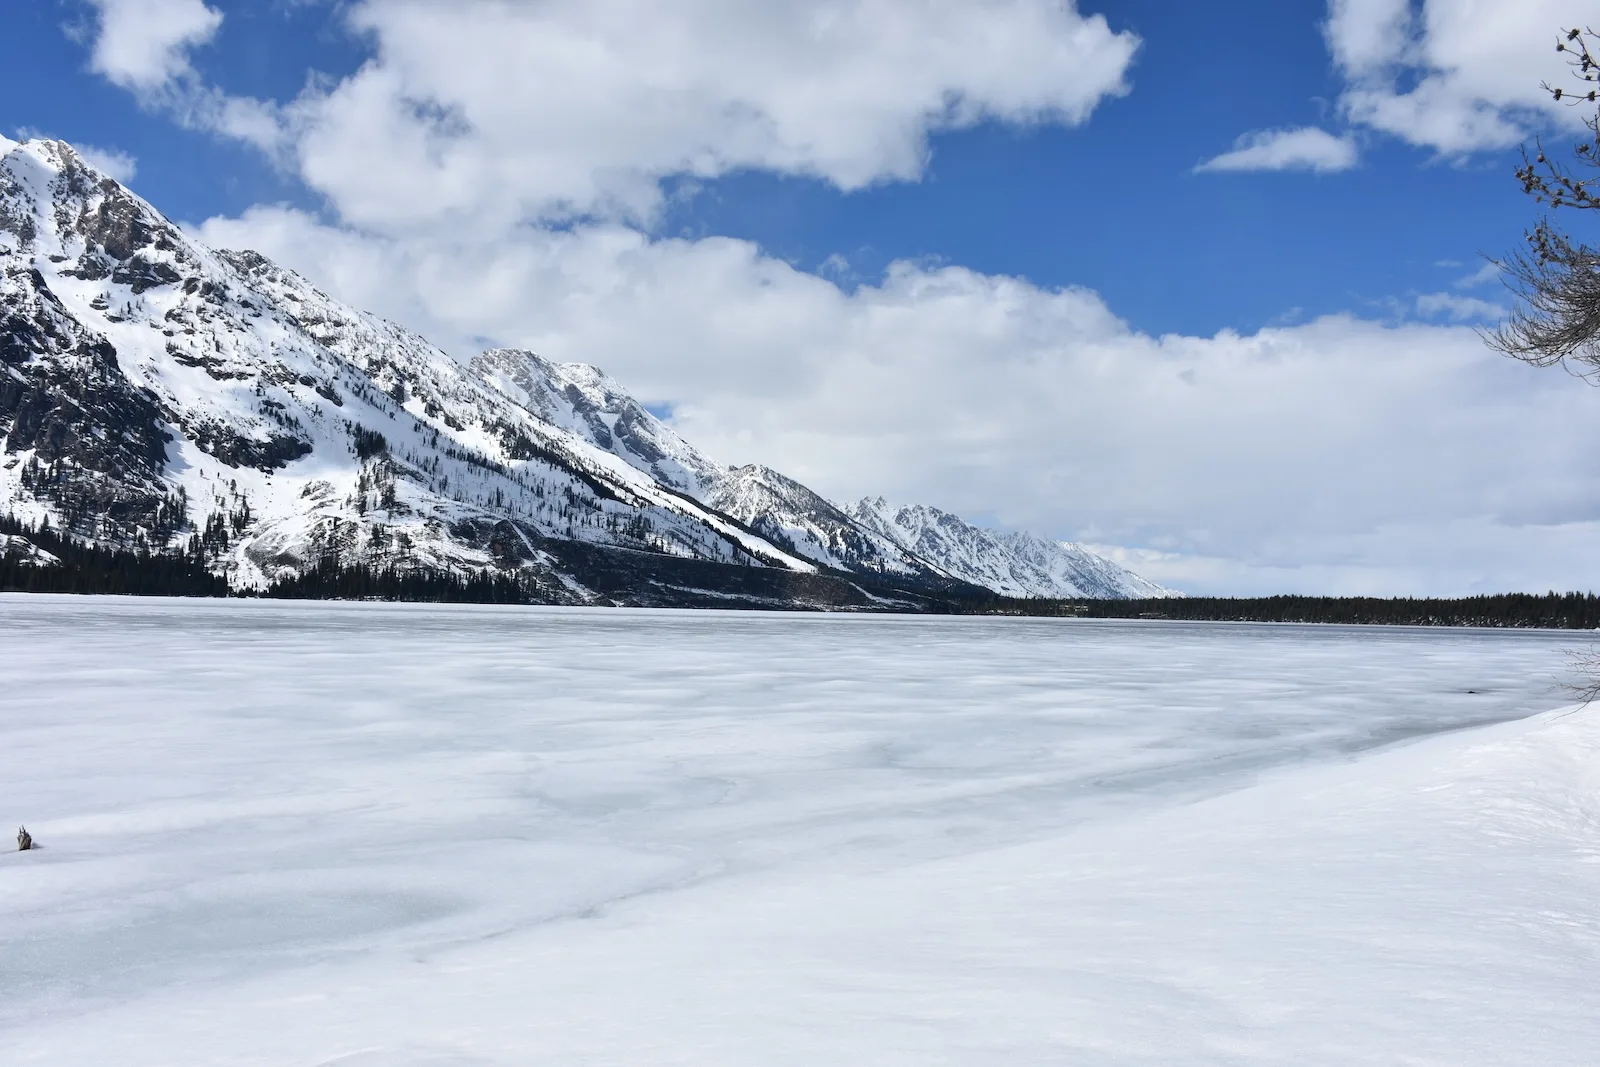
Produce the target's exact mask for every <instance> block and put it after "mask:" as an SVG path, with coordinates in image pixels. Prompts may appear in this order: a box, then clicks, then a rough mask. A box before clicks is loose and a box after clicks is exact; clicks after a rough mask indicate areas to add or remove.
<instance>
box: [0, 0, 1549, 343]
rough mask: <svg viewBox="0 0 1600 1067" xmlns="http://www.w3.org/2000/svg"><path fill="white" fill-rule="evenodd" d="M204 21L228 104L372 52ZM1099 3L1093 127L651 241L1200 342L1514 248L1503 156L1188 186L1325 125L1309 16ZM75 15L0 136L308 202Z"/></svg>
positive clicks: (705, 201)
mask: <svg viewBox="0 0 1600 1067" xmlns="http://www.w3.org/2000/svg"><path fill="white" fill-rule="evenodd" d="M212 6H213V7H214V8H216V9H217V10H219V11H221V12H223V13H224V15H225V19H224V21H223V23H222V28H221V30H220V31H219V32H218V34H217V35H216V37H215V38H214V39H213V40H212V41H211V42H209V43H208V44H207V45H206V46H205V47H203V48H200V49H196V50H195V52H194V55H193V61H194V65H195V68H196V69H197V70H198V71H199V72H200V73H201V74H202V75H203V76H204V77H205V79H206V80H207V81H209V82H212V83H214V84H216V85H219V86H222V87H223V88H225V89H226V90H227V91H229V92H230V93H234V94H238V95H243V96H252V97H260V98H266V99H275V100H279V101H289V100H292V99H293V98H294V97H295V96H296V95H297V94H299V93H300V91H301V90H302V89H303V88H304V87H305V85H306V82H307V79H308V77H311V76H312V72H315V73H316V74H317V75H321V76H326V77H329V78H333V79H338V78H341V77H344V76H347V75H348V74H350V73H351V72H353V71H355V70H356V69H357V68H359V67H360V65H361V64H362V63H363V62H364V61H366V60H367V59H368V58H370V57H371V55H372V52H373V42H372V40H371V39H370V37H365V36H363V35H360V34H357V33H354V32H351V31H350V30H349V29H348V27H347V26H345V24H344V23H343V22H342V20H341V17H340V16H341V8H340V6H339V5H336V4H331V3H318V2H314V0H254V2H237V0H231V2H215V3H213V4H212ZM1093 10H1097V11H1100V12H1103V13H1104V14H1105V16H1106V18H1107V19H1108V21H1109V22H1110V24H1111V25H1112V26H1113V27H1114V28H1116V29H1128V30H1133V31H1135V32H1137V33H1138V34H1139V36H1140V39H1141V42H1142V44H1141V47H1140V51H1139V54H1138V56H1137V59H1136V61H1135V64H1134V66H1133V68H1132V77H1133V79H1134V81H1135V82H1136V84H1137V91H1135V92H1132V93H1130V94H1129V95H1127V96H1126V97H1123V98H1120V99H1114V100H1111V101H1108V102H1107V103H1105V104H1104V105H1103V108H1102V110H1101V111H1099V112H1098V113H1097V114H1096V116H1095V118H1094V119H1093V121H1091V122H1089V123H1087V124H1086V125H1084V126H1081V127H1076V128H1062V127H1059V126H1050V125H1033V126H1025V127H1018V126H1015V125H1009V124H1003V123H997V122H991V123H986V124H984V125H982V126H979V127H977V128H975V129H971V130H962V131H958V132H950V133H943V134H939V135H937V136H935V137H934V139H933V142H932V146H931V148H932V156H931V161H930V164H929V167H928V169H927V172H926V174H925V175H924V176H923V177H922V178H921V179H920V180H918V181H914V182H885V183H883V184H880V185H877V186H874V187H872V188H869V189H866V190H862V191H858V192H853V193H844V192H841V191H840V190H839V189H837V188H836V187H834V186H832V185H830V184H829V183H827V182H824V181H818V180H815V179H808V178H801V177H794V176H786V175H783V174H778V173H773V172H771V171H760V170H748V171H743V172H740V173H736V174H733V175H730V176H728V177H725V178H721V179H717V180H713V181H710V182H705V183H700V184H701V188H700V191H699V192H698V193H697V194H696V195H693V196H691V197H688V198H686V199H685V200H684V201H683V202H681V203H678V204H675V205H674V206H673V208H672V210H671V211H670V212H669V213H668V214H667V216H666V217H665V218H664V219H662V220H661V221H660V224H659V231H660V232H663V233H667V234H684V235H693V236H705V235H712V234H718V235H729V236H734V237H742V238H748V239H750V240H752V241H756V242H758V243H759V244H760V245H761V246H762V247H763V248H764V249H766V250H768V251H769V252H771V253H772V254H774V255H776V256H779V257H781V258H784V259H786V260H789V261H790V262H792V263H795V264H796V265H798V266H800V267H802V268H803V269H806V270H808V271H817V270H819V269H821V270H829V271H836V270H837V269H838V267H839V266H841V264H839V259H837V258H836V259H834V261H833V264H831V265H829V266H828V267H824V264H825V263H827V262H828V261H829V260H830V257H839V258H842V259H843V260H844V261H845V264H843V265H844V266H847V268H848V272H847V273H846V274H845V275H843V276H844V277H845V278H847V279H850V280H854V279H856V278H865V279H873V280H875V279H877V278H878V277H881V274H882V271H883V269H884V267H885V266H886V265H887V264H888V263H889V262H891V261H893V260H895V259H902V258H914V259H920V258H929V259H933V260H940V261H948V262H954V263H960V264H963V265H965V266H969V267H972V268H974V269H976V270H980V271H984V272H986V273H1003V274H1017V275H1022V276H1025V277H1027V278H1029V279H1031V280H1032V281H1034V282H1036V283H1039V284H1040V285H1045V286H1058V285H1081V286H1087V287H1089V288H1091V289H1094V290H1096V291H1097V292H1099V293H1101V294H1102V295H1103V296H1104V297H1105V298H1106V300H1107V301H1108V303H1109V304H1110V305H1111V307H1112V309H1113V311H1115V312H1116V313H1117V314H1118V315H1120V316H1122V317H1123V318H1125V319H1127V320H1129V321H1130V322H1131V323H1132V324H1133V325H1135V326H1136V327H1139V328H1141V329H1144V330H1147V331H1150V332H1154V333H1166V332H1174V331H1176V332H1184V333H1213V332H1215V331H1217V330H1220V329H1224V328H1230V327H1231V328H1234V329H1239V330H1253V329H1256V328H1258V327H1260V326H1263V325H1267V324H1271V323H1278V322H1285V321H1293V320H1296V319H1304V318H1310V317H1314V316H1317V315H1321V314H1327V313H1331V312H1337V311H1346V310H1354V311H1357V312H1363V313H1371V314H1391V313H1393V311H1392V305H1393V303H1394V302H1400V303H1410V302H1411V301H1412V299H1413V298H1414V297H1415V295H1416V294H1418V293H1427V292H1435V291H1439V290H1441V289H1449V288H1450V287H1451V284H1452V283H1453V282H1455V281H1456V280H1457V279H1458V278H1460V277H1461V276H1462V275H1463V274H1467V273H1471V272H1472V271H1474V270H1476V269H1477V268H1478V267H1479V266H1480V265H1481V262H1482V261H1481V256H1482V255H1483V254H1484V253H1493V254H1498V253H1499V252H1502V251H1504V250H1505V249H1507V248H1509V247H1511V246H1512V245H1514V244H1515V242H1516V240H1517V238H1518V235H1519V234H1520V232H1521V229H1522V228H1523V226H1524V225H1526V223H1527V221H1528V205H1527V203H1526V202H1525V201H1524V199H1523V197H1522V196H1521V194H1520V193H1519V191H1518V190H1517V188H1516V185H1515V183H1514V182H1513V181H1512V180H1511V179H1510V177H1509V174H1510V169H1511V166H1512V164H1513V161H1514V160H1515V159H1516V154H1515V152H1514V151H1513V150H1510V149H1501V150H1498V151H1491V152H1484V153H1480V154H1476V155H1474V156H1472V157H1470V158H1455V159H1441V158H1440V157H1439V154H1438V153H1437V152H1436V151H1434V150H1432V149H1430V148H1427V147H1417V146H1413V145H1408V144H1406V143H1404V142H1403V141H1399V140H1396V139H1393V138H1383V137H1377V136H1371V137H1368V138H1367V141H1368V143H1367V144H1366V145H1365V146H1364V147H1365V150H1364V153H1363V159H1362V162H1361V164H1360V165H1359V166H1357V167H1356V168H1354V169H1352V170H1349V171H1346V172H1342V173H1339V174H1332V175H1326V174H1322V175H1319V174H1312V173H1300V174H1282V173H1267V174H1243V175H1241V174H1232V175H1224V174H1196V173H1193V167H1194V166H1195V164H1197V163H1199V162H1200V161H1202V160H1204V159H1207V158H1210V157H1212V156H1215V155H1216V154H1218V153H1219V152H1221V151H1223V150H1225V149H1226V148H1228V147H1229V146H1230V145H1231V143H1232V142H1233V139H1234V138H1235V137H1236V136H1237V135H1238V134H1239V133H1240V132H1241V131H1242V130H1246V129H1266V128H1281V127H1294V126H1303V125H1307V124H1316V123H1318V122H1320V121H1324V120H1326V119H1327V118H1328V116H1329V115H1330V113H1331V112H1332V111H1333V109H1334V106H1335V104H1334V102H1335V100H1336V98H1337V96H1338V93H1339V88H1340V86H1339V79H1338V77H1337V75H1336V73H1335V72H1334V71H1333V69H1332V67H1331V64H1330V60H1329V55H1328V48H1327V46H1326V43H1325V41H1324V38H1323V33H1322V28H1321V26H1322V22H1323V20H1324V19H1325V18H1326V15H1327V12H1326V5H1325V4H1324V3H1321V2H1307V0H1294V2H1284V3H1275V4H1257V3H1238V2H1236V3H1220V4H1215V5H1196V4H1187V3H1175V2H1172V0H1124V2H1118V3H1106V4H1102V5H1099V6H1098V7H1096V8H1094V9H1093ZM93 18H94V16H93V12H92V8H90V7H89V6H88V5H87V4H83V3H78V2H75V0H43V2H40V3H38V4H30V5H25V6H24V7H23V8H22V9H21V10H20V11H12V12H10V13H8V14H7V16H6V19H7V30H8V31H9V32H8V34H7V37H8V39H9V40H11V41H12V42H13V47H12V50H11V55H12V56H13V57H14V58H13V60H12V61H11V63H10V64H9V65H8V70H7V73H6V78H7V81H8V83H9V84H8V85H7V88H6V92H5V93H4V94H3V96H0V130H7V131H10V132H12V133H15V132H16V131H18V130H23V131H38V132H41V133H44V134H46V135H49V136H57V137H62V138H64V139H67V140H72V141H82V142H87V143H89V144H92V145H96V146H103V147H108V148H116V149H118V150H121V151H124V152H127V153H130V154H131V155H133V156H134V157H135V158H136V159H137V161H138V173H137V177H136V180H135V181H134V182H133V184H134V186H135V187H136V188H137V189H138V191H140V192H141V193H142V194H143V195H144V196H146V197H147V198H148V199H150V200H151V201H153V202H154V203H156V204H157V205H159V206H160V207H162V209H163V210H165V211H166V212H168V213H169V214H171V215H173V216H174V217H176V218H180V219H184V220H190V221H199V220H202V219H205V218H208V217H211V216H213V215H219V214H237V213H239V212H242V211H244V210H245V209H246V208H248V207H249V206H251V205H253V204H256V203H260V202H263V201H268V202H287V203H292V204H295V205H297V206H301V207H304V208H307V209H310V210H317V209H319V208H320V207H321V204H320V202H319V198H318V197H317V196H315V195H314V194H313V193H311V192H310V191H308V190H307V189H306V188H305V187H304V185H303V184H302V183H300V182H298V181H296V180H295V179H294V178H293V176H292V175H290V174H286V173H284V172H282V171H280V170H277V169H274V168H272V167H265V166H262V160H261V156H260V153H259V152H258V151H256V150H255V149H253V148H251V147H248V146H246V145H242V144H239V143H237V142H233V141H229V140H226V139H221V138H218V137H216V136H214V135H212V134H211V133H209V132H207V131H204V130H192V129H191V130H186V129H182V128H180V127H179V126H177V125H175V124H174V123H173V122H172V121H171V119H170V117H169V116H168V115H167V114H165V113H163V112H161V111H158V110H151V109H150V108H147V107H144V106H141V104H140V103H139V101H138V99H137V98H136V97H135V96H133V95H130V94H129V93H127V92H124V91H123V90H121V89H119V88H117V87H116V86H114V85H112V84H110V83H108V82H107V81H106V80H105V79H103V78H101V77H98V76H96V75H95V74H93V73H92V72H91V71H90V70H89V69H88V56H89V53H88V49H87V48H86V43H85V42H84V41H83V40H82V39H81V38H82V37H83V35H84V34H88V33H92V32H93V31H92V23H93ZM75 38H79V39H75ZM1441 264H1444V265H1441ZM1456 264H1466V267H1465V268H1463V267H1461V266H1457V265H1456Z"/></svg>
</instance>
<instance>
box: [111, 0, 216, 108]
mask: <svg viewBox="0 0 1600 1067" xmlns="http://www.w3.org/2000/svg"><path fill="white" fill-rule="evenodd" d="M89 2H90V3H91V4H93V5H94V7H95V8H96V10H97V12H98V15H99V26H98V28H97V31H96V34H95V39H94V49H93V53H92V54H91V56H90V60H89V62H90V66H91V67H92V68H93V69H94V70H95V71H96V72H97V73H99V74H103V75H104V76H105V77H106V78H108V79H109V80H111V81H112V82H113V83H115V84H117V85H120V86H122V87H123V88H125V89H131V90H134V91H136V92H151V91H154V90H159V89H161V88H163V87H164V86H166V85H167V84H168V83H169V82H171V81H173V80H175V79H177V78H180V77H182V76H183V75H186V74H188V73H189V72H190V66H189V60H188V50H189V49H190V48H192V47H194V46H195V45H199V44H204V43H205V42H206V41H209V40H210V39H211V37H212V35H214V34H215V33H216V32H217V27H218V26H220V25H222V14H221V13H220V12H218V11H215V10H213V9H212V8H210V7H207V6H206V4H205V3H204V0H89Z"/></svg>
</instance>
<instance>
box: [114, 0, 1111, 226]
mask: <svg viewBox="0 0 1600 1067" xmlns="http://www.w3.org/2000/svg"><path fill="white" fill-rule="evenodd" d="M99 2H101V3H104V4H107V10H108V12H109V11H110V10H111V9H112V8H113V7H117V9H118V10H120V6H119V5H120V4H128V3H132V2H133V0H117V4H116V5H113V4H112V3H111V0H99ZM189 2H190V3H193V4H195V5H196V6H198V0H189ZM200 10H204V9H203V8H200ZM347 18H348V20H349V23H350V25H351V26H352V27H353V28H354V29H356V30H358V31H359V32H361V33H362V34H364V35H366V36H367V37H368V39H370V40H371V42H372V43H373V46H374V49H375V53H376V54H375V56H374V58H373V59H372V61H371V62H369V63H367V64H366V65H365V66H363V67H362V68H361V69H360V70H359V71H357V72H356V73H355V74H353V75H351V76H350V77H348V78H346V79H344V80H343V81H340V82H338V83H337V84H335V85H332V86H331V87H320V88H318V89H315V90H312V91H308V93H307V94H306V95H305V96H303V97H302V98H301V99H300V100H298V101H296V102H294V103H293V104H292V105H290V106H288V107H286V108H282V109H273V108H271V107H268V106H266V105H262V104H258V103H255V102H248V101H245V102H238V101H222V100H218V99H216V98H214V97H213V98H210V99H207V98H203V97H202V98H198V99H197V98H196V94H194V93H190V94H186V95H185V96H184V97H183V98H182V99H181V100H179V101H177V102H176V103H175V106H176V107H177V109H178V110H179V111H180V112H182V113H183V114H184V117H185V118H186V120H187V121H192V122H198V123H202V124H203V123H207V122H210V123H211V124H213V125H216V126H218V127H220V128H224V129H225V130H226V132H230V133H235V134H236V135H237V134H239V132H240V131H243V133H244V135H245V136H247V138H248V139H250V140H252V141H253V142H254V143H258V144H271V143H275V142H283V141H287V142H289V143H291V144H292V146H293V154H294V156H295V157H296V163H297V166H298V169H299V171H300V174H301V175H302V177H304V179H305V180H306V181H307V183H308V184H310V185H311V186H312V187H313V188H315V189H317V190H318V191H320V192H322V193H324V194H326V195H327V196H328V197H329V199H330V201H331V202H332V203H333V204H334V205H335V206H336V207H337V209H338V210H339V211H340V213H341V215H342V216H343V217H344V218H345V219H346V220H348V221H350V222H352V223H355V224H357V225H361V226H364V227H369V228H377V229H381V230H385V231H398V230H403V229H408V228H411V227H416V226H438V225H448V226H462V225H471V226H475V227H478V228H479V229H481V230H483V231H485V232H491V231H498V230H499V229H503V228H504V227H505V226H507V225H513V224H515V223H517V222H519V221H524V220H528V219H541V218H552V217H559V216H584V215H594V214H601V215H606V216H611V217H627V218H632V219H635V220H639V219H645V218H648V217H649V216H650V215H651V214H652V213H653V212H654V211H656V210H657V209H658V207H659V205H660V203H661V191H660V187H659V182H660V180H661V179H662V178H663V177H665V176H669V175H677V176H691V177H698V178H707V177H715V176H719V175H723V174H727V173H729V172H730V171H734V170H738V169H741V168H757V169H763V170H769V171H775V172H779V173H784V174H794V175H804V176H809V177H815V178H818V179H821V180H824V181H827V182H830V183H832V184H834V185H836V186H837V187H839V188H841V189H858V188H861V187H863V186H866V185H870V184H872V183H875V182H881V181H893V180H907V179H915V178H917V177H919V176H920V175H921V174H922V172H923V169H924V167H925V166H926V163H927V156H928V144H927V139H928V136H929V135H930V134H931V133H933V132H936V131H939V130H946V129H954V128H960V127H964V126H970V125H972V124H974V123H977V122H980V121H983V120H987V119H994V120H999V121H1003V122H1008V123H1016V124H1027V123H1059V124H1075V123H1079V122H1082V121H1084V120H1085V119H1086V118H1087V117H1088V116H1089V114H1090V113H1091V112H1092V111H1093V110H1094V108H1095V107H1096V106H1097V105H1098V104H1099V103H1100V101H1102V100H1103V99H1105V98H1106V97H1108V96H1114V95H1118V94H1120V93H1123V92H1125V91H1126V90H1127V83H1126V81H1125V75H1126V73H1127V70H1128V67H1129V64H1130V63H1131V61H1132V57H1133V54H1134V52H1135V50H1136V48H1137V46H1138V40H1137V38H1136V37H1134V36H1133V35H1132V34H1131V33H1127V32H1116V31H1114V30H1113V29H1112V28H1111V27H1110V26H1108V25H1107V23H1106V21H1105V19H1104V18H1103V17H1101V16H1099V15H1082V14H1080V13H1079V12H1078V11H1077V9H1076V7H1075V5H1074V3H1073V2H1072V0H944V2H942V3H938V4H927V3H922V2H916V0H795V2H790V3H782V4H752V3H748V2H746V0H679V2H676V3H670V4H664V3H660V2H658V0H544V2H541V3H538V4H508V3H504V2H500V0H456V2H452V3H438V2H435V0H365V2H362V3H357V4H355V5H353V6H352V7H350V8H349V10H348V12H347ZM107 26H108V30H109V21H108V24H107ZM105 36H109V34H107V35H103V38H102V41H101V42H100V43H99V44H97V55H98V53H99V51H100V49H101V47H102V46H104V44H105V40H104V37H105ZM166 39H167V40H169V41H171V42H175V44H174V47H175V48H176V47H177V45H179V44H181V42H182V41H183V40H186V39H187V38H182V37H170V36H169V37H168V38H166ZM165 54H167V55H172V56H177V57H178V58H179V59H181V49H180V50H177V51H169V52H167V53H165ZM151 66H152V68H153V69H160V68H161V65H160V64H153V65H151ZM118 69H120V68H118ZM169 69H170V65H169ZM147 81H148V79H146V81H145V82H139V83H137V84H146V83H147ZM229 107H231V108H233V113H230V112H229V110H228V109H229ZM241 107H242V108H243V113H242V114H241V113H239V109H240V108H241ZM263 123H266V124H267V125H271V124H274V123H275V124H277V126H278V129H277V130H276V131H273V130H270V129H265V128H263V126H262V124H263Z"/></svg>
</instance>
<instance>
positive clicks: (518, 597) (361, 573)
mask: <svg viewBox="0 0 1600 1067" xmlns="http://www.w3.org/2000/svg"><path fill="white" fill-rule="evenodd" d="M260 595H262V596H265V597H273V598H276V599H283V600H404V601H418V602H426V603H434V604H539V603H544V602H546V597H545V595H544V594H543V593H542V592H541V590H540V587H539V586H538V585H537V584H535V583H534V582H532V581H530V580H527V579H524V578H520V577H518V576H516V575H512V574H503V573H500V572H498V571H479V572H478V573H476V574H471V575H455V574H448V573H445V572H443V571H435V570H427V569H419V568H407V569H405V570H401V569H398V568H393V567H385V568H374V567H368V566H366V565H365V564H361V563H357V564H353V565H349V566H346V565H344V564H342V563H340V562H339V561H338V560H337V559H335V558H331V557H330V558H328V559H324V560H323V561H322V562H321V563H319V564H317V566H315V567H312V568H311V569H310V570H308V571H306V572H305V573H303V574H299V575H296V576H295V577H292V578H283V579H280V580H278V581H276V582H274V583H272V585H270V586H269V587H267V589H266V590H265V591H263V592H262V593H261V594H260Z"/></svg>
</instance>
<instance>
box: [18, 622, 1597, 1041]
mask: <svg viewBox="0 0 1600 1067" xmlns="http://www.w3.org/2000/svg"><path fill="white" fill-rule="evenodd" d="M1582 642H1583V638H1582V637H1581V636H1575V635H1571V634H1538V633H1504V632H1502V633H1488V632H1479V631H1421V630H1383V629H1356V628H1334V627H1328V628H1317V627H1258V626H1228V625H1212V626H1199V625H1183V624H1167V623H1145V624H1130V623H1090V622H1082V621H1070V620H1066V621H1026V620H1014V619H966V620H963V619H941V618H883V617H851V616H810V615H806V616H796V615H749V614H736V613H709V612H705V613H673V612H626V611H618V610H609V611H607V610H593V611H590V610H560V609H552V610H526V609H496V608H435V607H419V606H392V605H349V604H345V605H309V604H277V603H251V602H233V603H228V602H179V601H137V600H115V599H99V598H44V597H34V598H27V597H19V596H5V597H0V650H3V652H0V655H3V658H0V753H3V754H4V755H3V763H0V767H3V768H4V770H3V773H0V819H4V820H9V822H10V823H11V824H15V823H17V822H25V823H27V824H28V827H29V829H30V830H32V831H33V833H34V835H35V837H36V838H37V839H38V840H39V842H40V843H41V844H42V845H43V846H44V847H43V848H42V849H40V850H38V851H34V852H31V853H10V854H5V855H0V1049H3V1050H4V1052H3V1055H0V1059H3V1061H4V1062H5V1063H7V1064H62V1065H81V1064H90V1063H115V1064H119V1065H127V1067H143V1065H156V1064H163V1065H165V1064H206V1065H235V1064H240V1065H242V1064H251V1065H273V1067H279V1065H282V1067H290V1065H293V1067H315V1065H335V1064H336V1065H339V1067H447V1065H448V1067H488V1065H522V1064H541V1065H543V1064H551V1065H555V1064H561V1065H600V1064H616V1065H628V1067H636V1065H650V1064H683V1065H691V1064H692V1065H696V1067H722V1065H729V1067H732V1065H739V1067H765V1065H772V1067H779V1065H807V1067H815V1065H817V1064H841V1065H843V1064H852V1065H853V1064H863V1065H868V1064H870V1065H900V1064H904V1065H927V1064H962V1065H965V1064H1004V1065H1007V1067H1016V1065H1022V1064H1046V1063H1048V1064H1284V1063H1296V1064H1322V1063H1327V1064H1345V1063H1352V1064H1353V1063H1360V1064H1383V1065H1386V1067H1387V1065H1391V1064H1398V1063H1411V1064H1423V1063H1426V1064H1440V1065H1446V1064H1447V1065H1451V1067H1457V1065H1469V1064H1593V1063H1595V1062H1597V1060H1600V1052H1597V1050H1600V982H1597V981H1596V977H1597V976H1600V713H1591V712H1587V711H1582V712H1571V711H1570V710H1569V711H1566V712H1562V711H1553V710H1551V709H1554V708H1555V707H1556V705H1558V704H1560V703H1561V702H1562V700H1563V698H1562V696H1561V694H1560V693H1558V692H1555V691H1553V690H1552V689H1551V685H1552V683H1553V682H1555V681H1557V680H1558V679H1559V677H1560V676H1561V673H1562V671H1563V668H1564V663H1565V656H1564V654H1563V650H1564V649H1567V648H1571V647H1573V646H1574V645H1579V644H1581V643H1582ZM1469 690H1470V692H1469ZM1530 715H1531V716H1533V717H1532V718H1526V716H1530ZM1514 720H1520V721H1514Z"/></svg>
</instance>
